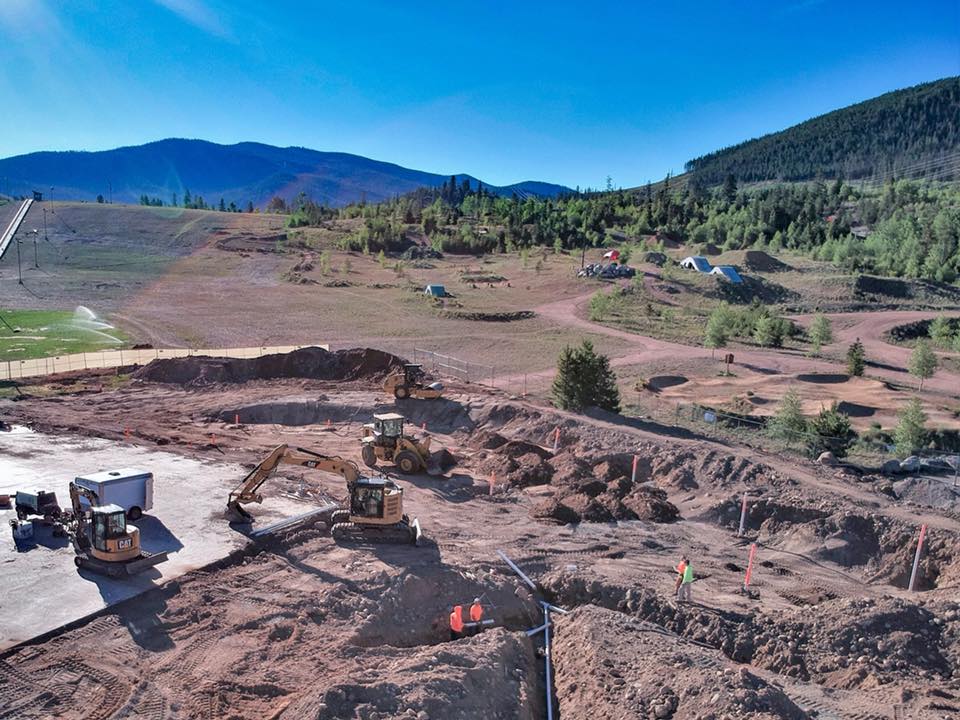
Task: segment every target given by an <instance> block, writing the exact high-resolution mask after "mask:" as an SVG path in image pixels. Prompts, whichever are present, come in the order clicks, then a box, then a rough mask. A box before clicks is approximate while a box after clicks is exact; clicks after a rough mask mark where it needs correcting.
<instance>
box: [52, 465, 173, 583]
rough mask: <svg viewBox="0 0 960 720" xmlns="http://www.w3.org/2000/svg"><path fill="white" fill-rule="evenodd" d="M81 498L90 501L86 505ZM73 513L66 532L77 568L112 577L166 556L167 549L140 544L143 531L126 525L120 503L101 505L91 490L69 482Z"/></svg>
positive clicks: (163, 559) (161, 559) (140, 569)
mask: <svg viewBox="0 0 960 720" xmlns="http://www.w3.org/2000/svg"><path fill="white" fill-rule="evenodd" d="M80 498H83V499H84V500H86V501H87V503H89V505H88V506H87V507H84V506H83V504H82V503H81V502H80ZM70 502H71V504H72V506H73V511H72V513H71V514H70V515H69V516H68V517H67V518H66V526H67V532H68V534H69V536H70V541H71V542H72V544H73V548H74V551H75V552H76V555H75V556H74V558H73V561H74V564H76V566H77V567H78V568H86V569H87V570H93V571H94V572H98V573H101V574H103V575H109V576H110V577H122V576H124V575H136V574H137V573H140V572H143V571H144V570H146V569H147V568H151V567H153V566H154V565H158V564H160V563H162V562H164V561H166V559H167V553H165V552H163V553H149V552H146V551H144V550H142V549H141V548H140V531H139V530H138V529H137V528H136V527H134V526H133V525H127V515H126V512H125V511H124V509H123V508H122V507H120V506H119V505H100V504H99V498H98V497H97V494H96V493H95V492H93V491H92V490H89V489H87V488H84V487H80V486H79V485H77V484H76V483H70Z"/></svg>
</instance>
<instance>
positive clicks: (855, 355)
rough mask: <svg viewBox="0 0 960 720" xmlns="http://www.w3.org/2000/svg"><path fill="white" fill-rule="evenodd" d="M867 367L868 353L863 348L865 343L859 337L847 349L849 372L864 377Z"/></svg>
mask: <svg viewBox="0 0 960 720" xmlns="http://www.w3.org/2000/svg"><path fill="white" fill-rule="evenodd" d="M866 367H867V355H866V353H865V352H864V350H863V343H862V342H860V338H857V339H856V340H855V341H854V343H853V345H851V346H850V347H849V348H848V349H847V374H848V375H852V376H855V377H862V376H863V371H864V370H865V369H866Z"/></svg>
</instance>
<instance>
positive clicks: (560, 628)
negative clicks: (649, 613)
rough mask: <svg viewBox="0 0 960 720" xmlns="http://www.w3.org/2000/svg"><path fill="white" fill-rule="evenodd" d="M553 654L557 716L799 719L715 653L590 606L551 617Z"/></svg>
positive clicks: (795, 710)
mask: <svg viewBox="0 0 960 720" xmlns="http://www.w3.org/2000/svg"><path fill="white" fill-rule="evenodd" d="M553 656H554V667H555V674H556V693H557V701H558V703H559V706H560V715H561V717H575V718H587V717H595V718H671V717H676V718H707V717H714V718H723V717H751V718H789V719H791V720H792V719H794V718H796V719H797V720H799V718H803V717H807V715H806V714H805V713H804V712H803V711H801V710H800V708H799V707H797V706H796V705H795V704H794V702H793V701H792V700H790V698H789V697H787V695H786V694H785V693H784V691H783V690H782V689H781V688H779V687H777V686H776V685H774V684H771V683H768V682H766V681H765V680H762V679H761V678H759V677H758V676H756V675H754V674H753V673H751V672H749V671H748V670H747V669H746V668H737V667H736V666H735V665H734V663H732V662H730V661H727V660H725V659H724V658H723V657H722V656H720V653H718V652H715V651H714V652H711V651H709V650H706V651H705V650H703V649H701V648H699V647H697V646H695V645H693V644H692V643H682V642H677V639H676V638H675V637H673V636H671V635H670V634H669V633H667V632H664V631H663V630H662V629H661V628H658V627H656V626H651V625H650V624H649V623H645V622H640V621H638V620H635V619H633V618H630V617H628V616H626V615H623V614H621V613H617V612H613V611H611V610H606V609H603V608H599V607H596V606H593V605H587V606H585V607H582V608H578V609H577V610H575V611H573V612H572V613H570V614H569V615H564V616H561V617H560V618H559V619H558V620H557V627H556V636H555V640H554V645H553ZM718 667H722V669H718Z"/></svg>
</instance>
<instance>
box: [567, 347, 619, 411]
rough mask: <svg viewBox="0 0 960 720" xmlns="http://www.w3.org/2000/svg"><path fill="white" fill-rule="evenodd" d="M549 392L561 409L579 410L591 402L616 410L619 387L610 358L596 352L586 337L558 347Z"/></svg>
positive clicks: (603, 407) (605, 408) (600, 406)
mask: <svg viewBox="0 0 960 720" xmlns="http://www.w3.org/2000/svg"><path fill="white" fill-rule="evenodd" d="M552 392H553V401H554V404H555V405H556V406H557V407H559V408H561V409H563V410H575V411H580V410H583V409H584V408H586V407H591V406H592V407H598V408H601V409H603V410H609V411H610V412H620V391H619V390H618V389H617V378H616V375H615V374H614V373H613V370H611V369H610V360H609V359H608V358H607V356H606V355H601V354H599V353H596V352H595V351H594V349H593V343H591V342H590V341H589V340H584V341H583V343H582V344H581V345H580V346H579V347H577V348H571V347H569V346H567V347H565V348H564V349H563V350H562V351H561V353H560V358H559V359H558V361H557V377H556V378H555V379H554V381H553V388H552Z"/></svg>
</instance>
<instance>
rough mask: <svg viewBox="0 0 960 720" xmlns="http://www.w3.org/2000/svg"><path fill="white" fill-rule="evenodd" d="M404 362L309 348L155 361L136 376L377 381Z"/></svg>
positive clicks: (212, 381) (182, 381)
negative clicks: (249, 355)
mask: <svg viewBox="0 0 960 720" xmlns="http://www.w3.org/2000/svg"><path fill="white" fill-rule="evenodd" d="M403 363H404V361H403V359H402V358H399V357H397V356H396V355H391V354H389V353H385V352H382V351H380V350H373V349H371V348H352V349H350V350H337V351H336V352H329V351H327V350H324V349H323V348H319V347H308V348H301V349H299V350H294V351H293V352H289V353H281V354H278V355H264V356H263V357H259V358H251V359H236V358H215V357H206V356H193V357H186V358H170V359H160V360H153V361H152V362H150V363H149V364H147V365H145V366H144V367H142V368H140V369H139V370H137V372H135V373H134V375H133V376H134V377H135V378H136V379H138V380H148V381H150V382H159V383H172V384H176V385H185V386H188V387H202V386H205V385H218V384H227V383H244V382H248V381H250V380H272V379H277V378H310V379H313V380H360V379H370V380H375V379H379V378H382V377H384V376H386V375H387V374H388V373H389V372H390V371H391V370H394V369H396V368H400V367H402V366H403Z"/></svg>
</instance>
